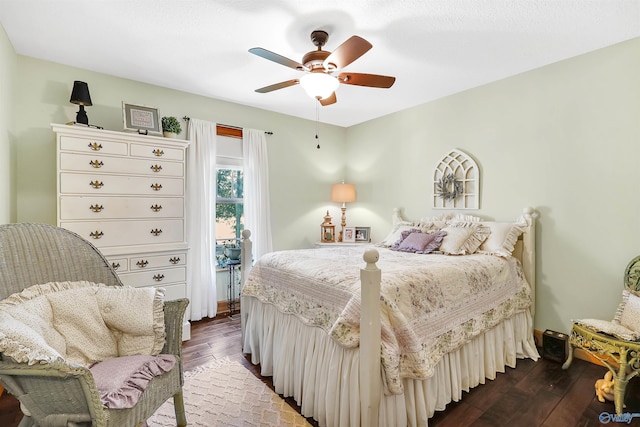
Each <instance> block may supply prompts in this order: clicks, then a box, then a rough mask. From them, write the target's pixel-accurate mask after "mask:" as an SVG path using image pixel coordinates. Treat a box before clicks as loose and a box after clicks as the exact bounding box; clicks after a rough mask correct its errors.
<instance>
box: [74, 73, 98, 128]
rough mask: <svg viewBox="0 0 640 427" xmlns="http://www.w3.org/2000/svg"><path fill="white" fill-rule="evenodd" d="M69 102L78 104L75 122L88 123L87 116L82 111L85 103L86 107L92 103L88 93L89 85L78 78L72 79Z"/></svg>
mask: <svg viewBox="0 0 640 427" xmlns="http://www.w3.org/2000/svg"><path fill="white" fill-rule="evenodd" d="M69 102H70V103H72V104H76V105H79V106H80V108H79V109H78V112H77V113H76V123H82V124H83V125H89V117H87V113H86V111H84V106H85V105H86V106H88V107H90V106H91V105H93V104H92V102H91V95H90V94H89V85H88V84H86V83H85V82H81V81H78V80H76V81H74V82H73V90H72V91H71V99H69Z"/></svg>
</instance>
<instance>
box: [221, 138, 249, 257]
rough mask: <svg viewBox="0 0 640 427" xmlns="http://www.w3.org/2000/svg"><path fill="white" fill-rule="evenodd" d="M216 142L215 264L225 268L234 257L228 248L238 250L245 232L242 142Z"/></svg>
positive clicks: (231, 139)
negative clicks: (242, 234)
mask: <svg viewBox="0 0 640 427" xmlns="http://www.w3.org/2000/svg"><path fill="white" fill-rule="evenodd" d="M217 142H218V150H217V155H216V165H217V167H216V171H217V173H216V188H217V190H216V194H217V197H216V260H217V262H218V267H225V266H226V264H227V262H228V261H229V258H230V254H231V253H232V252H231V251H229V250H228V249H227V248H229V247H235V246H238V247H239V245H238V244H239V242H240V236H241V233H242V230H243V228H244V215H243V214H244V209H243V208H244V206H243V196H244V194H243V181H242V141H241V140H239V139H238V138H236V137H233V138H232V137H228V136H218V141H217Z"/></svg>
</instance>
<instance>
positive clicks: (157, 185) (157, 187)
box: [151, 184, 162, 191]
mask: <svg viewBox="0 0 640 427" xmlns="http://www.w3.org/2000/svg"><path fill="white" fill-rule="evenodd" d="M151 188H153V191H160V189H161V188H162V184H151Z"/></svg>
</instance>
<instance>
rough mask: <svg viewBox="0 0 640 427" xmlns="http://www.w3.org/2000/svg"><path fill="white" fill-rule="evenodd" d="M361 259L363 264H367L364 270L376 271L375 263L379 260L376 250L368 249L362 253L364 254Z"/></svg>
mask: <svg viewBox="0 0 640 427" xmlns="http://www.w3.org/2000/svg"><path fill="white" fill-rule="evenodd" d="M362 259H364V262H366V263H367V265H366V266H365V267H364V269H365V270H377V269H378V267H377V266H376V262H378V260H379V259H380V254H379V253H378V251H377V250H376V249H373V248H369V249H367V250H366V251H364V254H363V255H362Z"/></svg>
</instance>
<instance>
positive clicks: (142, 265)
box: [136, 259, 149, 268]
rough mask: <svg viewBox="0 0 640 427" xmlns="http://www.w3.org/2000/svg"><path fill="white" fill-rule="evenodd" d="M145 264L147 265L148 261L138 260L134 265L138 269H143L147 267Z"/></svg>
mask: <svg viewBox="0 0 640 427" xmlns="http://www.w3.org/2000/svg"><path fill="white" fill-rule="evenodd" d="M147 264H149V261H145V260H143V259H142V260H140V261H138V262H136V265H137V266H138V267H140V268H145V267H146V266H147Z"/></svg>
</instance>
